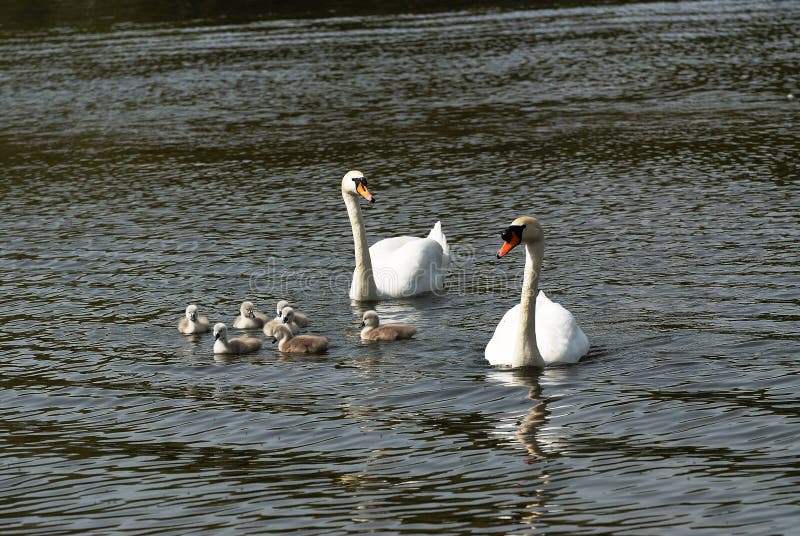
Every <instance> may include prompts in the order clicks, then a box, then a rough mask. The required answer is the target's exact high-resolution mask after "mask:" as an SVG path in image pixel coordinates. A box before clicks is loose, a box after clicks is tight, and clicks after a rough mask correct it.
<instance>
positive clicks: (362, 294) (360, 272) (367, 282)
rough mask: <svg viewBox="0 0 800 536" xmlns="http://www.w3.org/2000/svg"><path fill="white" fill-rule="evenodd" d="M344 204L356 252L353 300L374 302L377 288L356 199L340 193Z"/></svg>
mask: <svg viewBox="0 0 800 536" xmlns="http://www.w3.org/2000/svg"><path fill="white" fill-rule="evenodd" d="M342 197H343V198H344V204H345V205H347V215H348V216H350V227H352V229H353V243H354V245H355V250H356V269H355V271H354V272H353V288H352V292H353V295H352V296H351V298H353V299H354V300H362V301H364V300H374V299H377V297H378V288H377V287H376V286H375V279H374V278H373V276H372V259H371V258H370V256H369V246H367V233H366V231H365V229H364V219H363V218H362V217H361V207H360V206H358V199H357V198H356V197H355V196H353V195H350V194H348V193H346V192H342Z"/></svg>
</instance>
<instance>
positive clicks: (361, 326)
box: [358, 322, 367, 328]
mask: <svg viewBox="0 0 800 536" xmlns="http://www.w3.org/2000/svg"><path fill="white" fill-rule="evenodd" d="M366 325H367V323H366V322H361V323H360V324H359V325H358V327H359V328H363V327H364V326H366Z"/></svg>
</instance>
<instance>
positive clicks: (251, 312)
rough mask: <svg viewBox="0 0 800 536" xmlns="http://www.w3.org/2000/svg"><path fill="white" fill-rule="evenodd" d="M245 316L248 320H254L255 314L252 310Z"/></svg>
mask: <svg viewBox="0 0 800 536" xmlns="http://www.w3.org/2000/svg"><path fill="white" fill-rule="evenodd" d="M247 316H249V317H250V318H255V317H256V314H255V313H254V312H253V310H252V309H251V310H250V311H248V313H247Z"/></svg>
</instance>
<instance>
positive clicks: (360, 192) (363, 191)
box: [356, 182, 375, 203]
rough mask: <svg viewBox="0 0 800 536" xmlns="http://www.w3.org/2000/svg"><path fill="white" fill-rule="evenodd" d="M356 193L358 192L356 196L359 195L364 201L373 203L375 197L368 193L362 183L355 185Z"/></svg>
mask: <svg viewBox="0 0 800 536" xmlns="http://www.w3.org/2000/svg"><path fill="white" fill-rule="evenodd" d="M356 192H358V195H360V196H361V197H363V198H364V199H366V200H367V201H369V202H370V203H374V202H375V196H373V195H372V194H371V193H369V189H368V188H367V187H366V185H365V184H364V183H363V182H359V183H358V184H357V185H356Z"/></svg>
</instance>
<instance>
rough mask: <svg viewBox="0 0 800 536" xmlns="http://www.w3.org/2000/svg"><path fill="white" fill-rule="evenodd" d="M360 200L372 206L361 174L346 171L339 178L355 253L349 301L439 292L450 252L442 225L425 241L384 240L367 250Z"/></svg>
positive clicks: (413, 239) (410, 237) (372, 201)
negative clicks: (354, 266)
mask: <svg viewBox="0 0 800 536" xmlns="http://www.w3.org/2000/svg"><path fill="white" fill-rule="evenodd" d="M359 196H361V197H363V198H364V199H366V200H367V201H369V202H370V203H374V202H375V197H374V196H373V195H372V194H371V193H370V191H369V189H368V188H367V178H366V177H365V176H364V174H363V173H361V172H360V171H348V172H347V173H346V174H345V176H344V177H342V197H343V198H344V203H345V205H347V214H348V215H349V216H350V226H351V227H352V229H353V242H354V243H355V253H356V268H355V271H354V272H353V282H352V284H351V285H350V299H351V300H359V301H369V300H376V299H379V298H400V297H406V296H416V295H418V294H424V293H426V292H432V291H439V290H441V289H442V287H443V286H444V275H445V272H446V271H447V265H448V264H449V263H450V248H449V247H448V245H447V239H446V238H445V236H444V233H443V232H442V224H441V222H438V221H437V222H436V225H434V226H433V229H431V231H430V233H428V236H427V237H426V238H418V237H414V236H398V237H394V238H386V239H384V240H380V241H379V242H376V243H375V244H373V245H372V247H370V248H369V249H368V248H367V237H366V234H365V230H364V220H363V218H362V216H361V207H360V206H359V204H358V197H359Z"/></svg>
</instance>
